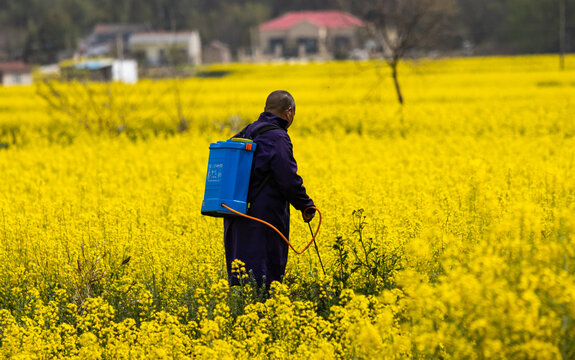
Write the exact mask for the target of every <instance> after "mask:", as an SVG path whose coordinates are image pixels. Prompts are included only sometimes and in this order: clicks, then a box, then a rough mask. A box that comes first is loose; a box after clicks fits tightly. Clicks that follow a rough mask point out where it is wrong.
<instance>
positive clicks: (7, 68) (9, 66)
mask: <svg viewBox="0 0 575 360" xmlns="http://www.w3.org/2000/svg"><path fill="white" fill-rule="evenodd" d="M31 69H32V68H31V67H30V66H29V65H26V64H25V63H23V62H21V61H11V62H0V72H2V73H27V72H30V71H31Z"/></svg>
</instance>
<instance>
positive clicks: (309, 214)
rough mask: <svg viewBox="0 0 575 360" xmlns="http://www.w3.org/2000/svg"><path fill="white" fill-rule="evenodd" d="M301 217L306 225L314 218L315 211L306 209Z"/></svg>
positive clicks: (309, 208)
mask: <svg viewBox="0 0 575 360" xmlns="http://www.w3.org/2000/svg"><path fill="white" fill-rule="evenodd" d="M301 215H302V217H303V221H305V222H306V223H308V222H310V221H311V219H313V217H314V216H315V209H314V208H311V207H308V208H307V209H305V210H303V211H302V212H301Z"/></svg>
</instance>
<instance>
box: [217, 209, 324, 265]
mask: <svg viewBox="0 0 575 360" xmlns="http://www.w3.org/2000/svg"><path fill="white" fill-rule="evenodd" d="M222 206H223V207H225V208H226V209H228V210H229V211H231V212H233V213H234V214H237V215H240V216H243V217H245V218H248V219H251V220H255V221H258V222H261V223H262V224H266V225H267V226H269V227H271V228H272V229H274V230H275V231H276V232H277V233H278V234H280V236H281V237H282V239H284V241H285V242H286V243H287V244H288V245H289V247H290V248H291V249H292V250H293V251H294V252H295V253H296V254H298V255H301V254H303V252H304V251H306V250H307V249H308V248H309V247H310V245H311V244H312V243H313V242H314V241H315V238H316V237H317V233H318V232H319V228H320V227H321V212H320V211H319V209H318V208H316V207H315V206H310V207H308V208H306V209H305V210H304V211H303V212H304V213H305V212H306V211H308V210H309V209H315V211H317V213H318V214H319V223H318V224H317V229H316V230H315V233H314V234H313V237H312V239H311V241H310V242H309V243H308V244H307V245H306V246H305V247H304V248H303V249H302V250H301V251H297V250H296V249H295V248H294V247H293V245H292V244H291V243H290V242H289V240H288V239H287V238H286V237H285V236H284V234H282V233H281V231H279V230H278V229H277V228H276V227H275V226H273V225H272V224H270V223H269V222H266V221H264V220H262V219H258V218H255V217H253V216H249V215H246V214H242V213H241V212H239V211H236V210H234V209H232V208H231V207H229V206H227V205H226V204H222Z"/></svg>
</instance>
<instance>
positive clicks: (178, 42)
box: [130, 32, 202, 65]
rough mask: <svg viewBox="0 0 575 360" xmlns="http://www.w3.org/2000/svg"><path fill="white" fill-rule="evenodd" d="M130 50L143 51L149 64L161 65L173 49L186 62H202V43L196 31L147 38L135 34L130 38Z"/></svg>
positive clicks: (171, 53)
mask: <svg viewBox="0 0 575 360" xmlns="http://www.w3.org/2000/svg"><path fill="white" fill-rule="evenodd" d="M130 51H131V52H132V53H136V52H143V53H144V54H145V57H146V61H147V62H148V64H149V65H161V64H162V63H163V62H165V61H166V60H167V58H168V57H169V56H171V55H173V53H174V51H175V52H179V53H181V54H182V55H183V57H185V61H186V62H187V63H190V64H194V65H199V64H201V62H202V45H201V41H200V36H199V34H198V33H197V32H193V33H192V34H190V35H189V36H182V35H176V36H172V35H168V36H163V35H158V36H155V37H149V38H139V37H138V36H137V35H135V36H134V37H132V38H131V39H130Z"/></svg>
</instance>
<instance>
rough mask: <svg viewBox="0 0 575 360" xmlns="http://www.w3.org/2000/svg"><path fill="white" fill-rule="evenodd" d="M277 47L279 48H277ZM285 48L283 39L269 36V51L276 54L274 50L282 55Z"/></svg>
mask: <svg viewBox="0 0 575 360" xmlns="http://www.w3.org/2000/svg"><path fill="white" fill-rule="evenodd" d="M278 49H279V50H278ZM284 49H285V40H284V39H282V38H271V39H270V47H269V53H270V54H276V51H278V52H279V54H278V55H280V56H282V55H283V54H284Z"/></svg>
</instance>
